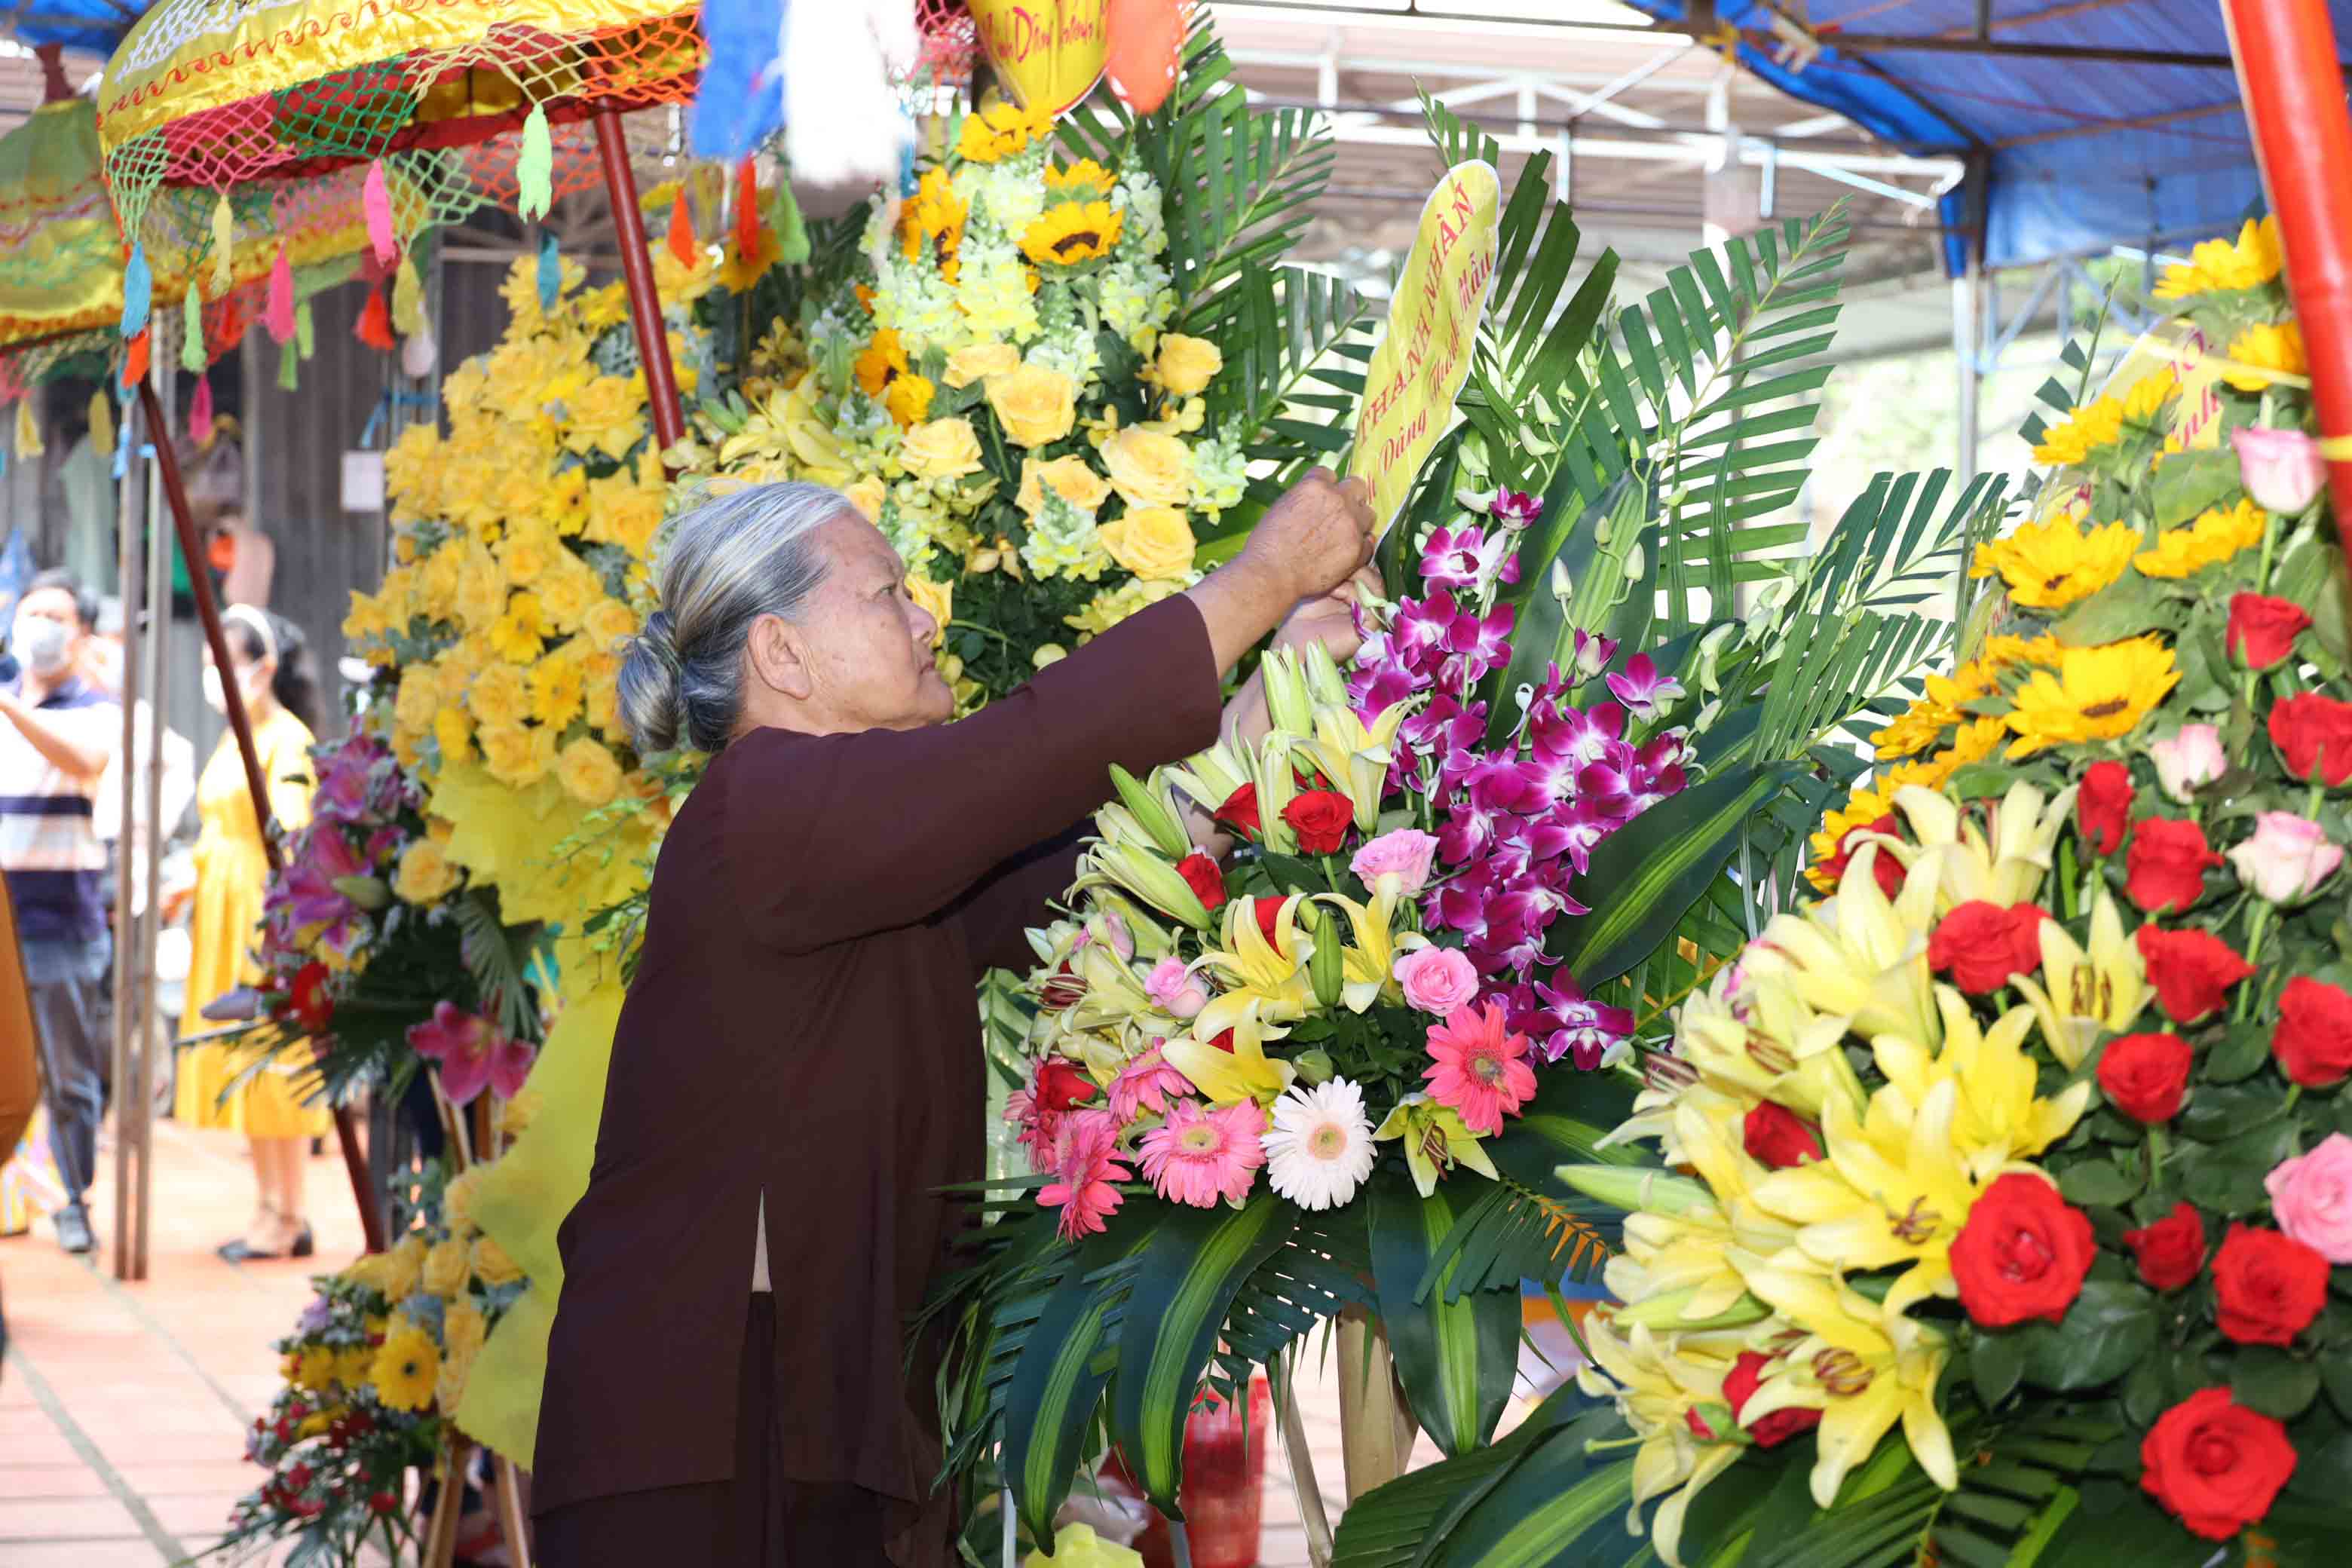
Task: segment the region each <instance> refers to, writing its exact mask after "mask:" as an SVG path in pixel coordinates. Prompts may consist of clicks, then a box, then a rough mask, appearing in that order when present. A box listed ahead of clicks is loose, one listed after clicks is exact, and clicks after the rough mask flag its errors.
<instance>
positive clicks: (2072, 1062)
mask: <svg viewBox="0 0 2352 1568" xmlns="http://www.w3.org/2000/svg"><path fill="white" fill-rule="evenodd" d="M2010 984H2012V985H2014V986H2016V987H2017V989H2018V991H2019V992H2020V993H2021V994H2023V996H2024V997H2025V999H2026V1001H2027V1002H2029V1003H2031V1004H2032V1007H2033V1016H2035V1017H2036V1018H2038V1019H2039V1020H2041V1024H2042V1039H2043V1040H2044V1041H2045V1042H2046V1043H2047V1044H2048V1045H2049V1047H2050V1054H2051V1055H2053V1056H2054V1057H2056V1058H2058V1059H2059V1060H2060V1061H2061V1062H2063V1063H2064V1064H2065V1066H2066V1069H2067V1070H2068V1071H2069V1072H2072V1071H2073V1070H2074V1068H2079V1067H2081V1066H2082V1065H2083V1058H2085V1057H2087V1056H2089V1055H2090V1054H2091V1047H2093V1046H2095V1045H2097V1044H2098V1043H2099V1033H2100V1031H2101V1030H2105V1031H2106V1032H2107V1033H2109V1034H2115V1035H2120V1034H2122V1033H2123V1032H2124V1031H2125V1030H2126V1029H2128V1028H2130V1027H2131V1026H2132V1020H2133V1019H2135V1018H2137V1017H2138V1016H2139V1010H2140V1008H2141V1006H2142V1005H2145V1003H2146V1002H2147V971H2146V970H2145V969H2143V968H2142V967H2141V966H2140V958H2139V949H2138V948H2137V947H2136V946H2134V945H2133V943H2132V942H2131V940H2130V939H2129V938H2128V937H2126V936H2125V935H2124V921H2123V916H2122V914H2121V913H2120V912H2118V911H2117V910H2116V900H2115V896H2114V895H2113V894H2111V893H2109V892H2108V891H2107V890H2106V889H2104V888H2102V889H2100V890H2099V896H2098V899H2097V900H2096V901H2095V903H2093V904H2092V905H2091V950H2090V952H2084V951H2083V949H2082V948H2081V947H2080V946H2078V945H2077V944H2076V943H2075V941H2074V938H2073V937H2071V936H2068V935H2067V934H2066V929H2065V928H2064V927H2063V926H2062V925H2060V924H2059V923H2058V922H2057V921H2042V980H2041V982H2040V983H2039V984H2036V983H2035V981H2034V979H2033V977H2032V976H2031V975H2027V974H2019V975H2013V976H2011V979H2010ZM2044 985H2047V986H2048V987H2049V989H2048V990H2046V991H2045V990H2043V989H2042V986H2044Z"/></svg>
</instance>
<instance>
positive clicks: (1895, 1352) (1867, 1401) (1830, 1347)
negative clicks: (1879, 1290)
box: [1740, 1263, 1960, 1508]
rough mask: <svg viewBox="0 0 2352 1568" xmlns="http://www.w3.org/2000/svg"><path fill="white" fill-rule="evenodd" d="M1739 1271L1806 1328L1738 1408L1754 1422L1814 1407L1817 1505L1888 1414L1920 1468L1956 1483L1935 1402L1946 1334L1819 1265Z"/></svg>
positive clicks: (1869, 1445)
mask: <svg viewBox="0 0 2352 1568" xmlns="http://www.w3.org/2000/svg"><path fill="white" fill-rule="evenodd" d="M1747 1273H1748V1289H1750V1290H1753V1291H1754V1292H1755V1293H1756V1294H1757V1295H1758V1296H1759V1297H1761V1298H1762V1299H1763V1300H1766V1301H1768V1302H1769V1303H1771V1305H1772V1306H1773V1307H1774V1308H1776V1309H1777V1310H1779V1311H1780V1315H1781V1316H1783V1317H1785V1318H1787V1319H1788V1320H1789V1321H1791V1322H1794V1323H1797V1324H1800V1325H1801V1326H1802V1327H1803V1328H1804V1329H1805V1330H1806V1331H1807V1332H1806V1336H1805V1338H1804V1339H1803V1340H1802V1341H1801V1342H1799V1343H1797V1344H1796V1345H1795V1346H1793V1347H1792V1348H1791V1349H1790V1352H1789V1354H1788V1365H1787V1366H1786V1368H1785V1369H1784V1370H1782V1371H1781V1372H1780V1373H1778V1374H1776V1375H1775V1376H1772V1377H1769V1378H1767V1379H1766V1380H1765V1381H1764V1383H1763V1384H1762V1386H1760V1387H1759V1388H1758V1389H1757V1391H1756V1393H1755V1394H1753V1395H1752V1396H1751V1397H1750V1398H1749V1400H1748V1405H1747V1406H1746V1408H1744V1409H1743V1410H1742V1411H1741V1412H1740V1414H1741V1415H1742V1416H1743V1417H1745V1418H1746V1420H1747V1421H1748V1424H1749V1425H1751V1426H1753V1425H1754V1424H1755V1423H1756V1422H1758V1421H1759V1420H1761V1419H1762V1418H1763V1417H1765V1416H1767V1415H1770V1414H1772V1412H1774V1411H1776V1410H1787V1409H1792V1408H1799V1407H1802V1408H1805V1409H1818V1410H1819V1411H1821V1413H1822V1424H1821V1426H1820V1428H1819V1429H1818V1431H1817V1433H1816V1435H1815V1436H1816V1439H1817V1444H1818V1457H1817V1458H1815V1459H1814V1461H1813V1474H1812V1491H1813V1500H1814V1501H1815V1502H1816V1503H1819V1504H1820V1505H1821V1506H1822V1507H1823V1508H1827V1507H1829V1506H1830V1505H1831V1504H1832V1503H1833V1502H1835V1501H1836V1500H1837V1494H1838V1489H1839V1488H1840V1487H1841V1486H1843V1484H1844V1483H1845V1478H1846V1472H1847V1471H1849V1470H1851V1469H1853V1467H1854V1466H1856V1465H1858V1464H1860V1463H1861V1462H1862V1461H1863V1460H1864V1459H1866V1458H1869V1457H1870V1455H1871V1453H1872V1451H1873V1450H1874V1449H1875V1448H1876V1447H1878V1440H1879V1439H1880V1438H1881V1437H1883V1436H1885V1435H1886V1433H1887V1430H1888V1428H1890V1427H1892V1426H1894V1425H1895V1422H1897V1421H1900V1422H1902V1423H1903V1436H1904V1439H1905V1441H1906V1442H1908V1443H1909V1444H1910V1445H1911V1454H1912V1457H1913V1458H1916V1459H1917V1460H1918V1461H1919V1468H1921V1469H1923V1470H1925V1471H1927V1475H1928V1477H1929V1479H1932V1480H1934V1481H1935V1483H1936V1484H1937V1486H1939V1487H1942V1488H1943V1489H1945V1490H1946V1491H1950V1490H1952V1489H1954V1488H1956V1487H1958V1485H1959V1483H1960V1477H1959V1465H1958V1461H1957V1459H1956V1458H1954V1456H1953V1453H1952V1434H1951V1429H1950V1428H1949V1427H1948V1426H1945V1425H1944V1417H1943V1415H1942V1413H1941V1412H1939V1411H1938V1410H1937V1408H1936V1380H1937V1377H1939V1376H1941V1375H1942V1373H1943V1370H1944V1363H1945V1362H1946V1361H1948V1360H1949V1359H1950V1357H1951V1343H1950V1342H1949V1341H1948V1339H1946V1338H1945V1336H1944V1335H1943V1334H1941V1333H1940V1332H1938V1331H1936V1330H1934V1329H1931V1328H1928V1327H1927V1325H1925V1324H1923V1323H1918V1322H1916V1321H1913V1320H1911V1319H1909V1318H1905V1317H1901V1316H1898V1315H1896V1314H1895V1313H1891V1312H1883V1311H1881V1310H1880V1309H1879V1307H1878V1304H1877V1303H1876V1302H1874V1301H1872V1300H1870V1299H1869V1298H1868V1297H1866V1296H1864V1295H1862V1294H1860V1293H1859V1292H1857V1291H1855V1290H1853V1289H1847V1288H1846V1287H1845V1286H1844V1285H1843V1283H1841V1282H1839V1281H1835V1280H1832V1279H1824V1278H1822V1276H1820V1275H1818V1274H1806V1273H1803V1272H1801V1271H1798V1270H1793V1269H1787V1268H1779V1267H1777V1266H1775V1265H1773V1264H1770V1263H1750V1264H1749V1265H1748V1270H1747Z"/></svg>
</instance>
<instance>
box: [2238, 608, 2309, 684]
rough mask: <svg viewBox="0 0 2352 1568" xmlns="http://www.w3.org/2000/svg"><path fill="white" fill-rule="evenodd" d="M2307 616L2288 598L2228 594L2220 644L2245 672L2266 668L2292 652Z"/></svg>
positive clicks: (2306, 623) (2305, 623)
mask: <svg viewBox="0 0 2352 1568" xmlns="http://www.w3.org/2000/svg"><path fill="white" fill-rule="evenodd" d="M2309 625H2311V617H2310V616H2307V615H2305V614H2304V613H2303V606H2302V605H2298V604H2296V603H2294V601H2293V600H2291V599H2273V598H2271V597H2269V596H2267V595H2262V594H2232V595H2230V629H2229V631H2228V632H2227V633H2226V634H2225V635H2224V637H2223V641H2224V642H2226V643H2227V644H2228V646H2229V649H2230V657H2231V658H2232V659H2234V660H2236V661H2237V662H2238V663H2240V664H2242V665H2243V666H2245V667H2246V668H2248V669H2268V668H2271V667H2272V666H2273V665H2276V664H2280V663H2283V662H2284V660H2285V658H2286V656H2287V655H2288V654H2290V653H2293V652H2294V639H2295V638H2296V637H2298V636H2300V635H2301V633H2302V631H2303V628H2304V627H2305V626H2309Z"/></svg>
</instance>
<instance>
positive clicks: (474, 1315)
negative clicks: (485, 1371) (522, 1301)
mask: <svg viewBox="0 0 2352 1568" xmlns="http://www.w3.org/2000/svg"><path fill="white" fill-rule="evenodd" d="M489 1332H490V1325H489V1321H488V1319H486V1318H484V1317H483V1316H482V1310H481V1309H480V1308H479V1307H477V1306H475V1305H474V1304H473V1303H472V1302H471V1301H459V1302H457V1303H454V1304H453V1305H452V1306H451V1307H450V1308H449V1309H448V1310H446V1311H445V1312H444V1313H442V1314H441V1339H442V1347H441V1369H440V1372H439V1373H438V1375H437V1376H436V1377H435V1379H434V1382H433V1398H434V1401H435V1403H436V1404H437V1405H440V1407H441V1411H442V1414H444V1415H447V1414H449V1413H450V1412H452V1411H454V1410H456V1409H457V1405H458V1404H459V1402H460V1401H462V1400H463V1399H464V1398H465V1397H466V1384H468V1383H469V1382H471V1381H472V1380H473V1376H474V1361H475V1358H476V1357H478V1356H479V1355H480V1354H481V1353H482V1342H483V1341H484V1340H485V1339H487V1338H488V1337H489Z"/></svg>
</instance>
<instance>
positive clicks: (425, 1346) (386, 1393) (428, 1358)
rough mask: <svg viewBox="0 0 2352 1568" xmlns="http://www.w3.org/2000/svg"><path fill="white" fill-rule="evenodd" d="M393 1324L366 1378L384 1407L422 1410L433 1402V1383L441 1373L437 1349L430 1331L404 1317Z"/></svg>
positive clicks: (439, 1354)
mask: <svg viewBox="0 0 2352 1568" xmlns="http://www.w3.org/2000/svg"><path fill="white" fill-rule="evenodd" d="M397 1324H398V1326H397V1327H396V1328H394V1331H392V1332H391V1333H390V1334H388V1335H387V1336H385V1338H384V1342H383V1349H382V1350H379V1351H378V1352H375V1365H374V1367H373V1368H372V1369H371V1370H370V1372H369V1373H368V1381H369V1382H370V1383H372V1384H374V1386H375V1396H376V1399H377V1401H378V1403H380V1404H382V1405H383V1407H384V1408H385V1409H387V1410H423V1409H425V1407H426V1406H428V1405H431V1404H432V1403H433V1386H434V1384H436V1382H438V1381H439V1379H440V1376H441V1352H440V1350H439V1349H438V1348H437V1347H436V1346H435V1344H434V1343H433V1336H432V1335H431V1334H428V1333H426V1332H425V1331H424V1330H423V1329H420V1328H418V1327H417V1326H416V1325H415V1324H414V1323H412V1322H410V1321H408V1320H407V1319H405V1318H402V1319H399V1320H397Z"/></svg>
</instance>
